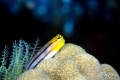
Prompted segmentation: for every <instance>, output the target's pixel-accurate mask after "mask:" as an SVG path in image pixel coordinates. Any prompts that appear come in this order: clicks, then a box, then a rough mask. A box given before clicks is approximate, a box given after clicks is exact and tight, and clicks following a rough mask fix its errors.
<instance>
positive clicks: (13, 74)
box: [0, 39, 39, 80]
mask: <svg viewBox="0 0 120 80" xmlns="http://www.w3.org/2000/svg"><path fill="white" fill-rule="evenodd" d="M38 41H39V39H37V41H36V43H35V45H34V48H33V49H30V48H32V47H31V46H30V44H28V43H27V42H25V41H24V40H19V42H18V43H17V42H16V41H15V42H14V43H13V46H12V47H13V49H12V53H11V54H9V55H11V56H10V58H9V56H8V53H9V51H8V47H7V46H5V49H4V51H3V57H2V58H0V59H1V60H0V61H1V65H0V80H16V79H17V78H18V76H20V74H22V72H23V70H24V68H25V66H26V64H27V63H28V61H29V60H30V59H31V57H32V53H34V52H35V51H36V50H35V49H36V48H37V45H38ZM30 50H32V51H33V52H31V51H30ZM8 58H9V59H8ZM7 59H8V62H7ZM6 64H7V65H6Z"/></svg>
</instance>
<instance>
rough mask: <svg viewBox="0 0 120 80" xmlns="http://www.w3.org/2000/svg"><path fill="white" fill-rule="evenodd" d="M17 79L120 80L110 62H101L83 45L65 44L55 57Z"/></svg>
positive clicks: (42, 62)
mask: <svg viewBox="0 0 120 80" xmlns="http://www.w3.org/2000/svg"><path fill="white" fill-rule="evenodd" d="M17 80H120V77H119V75H118V73H117V72H116V70H115V69H114V68H113V67H111V66H110V65H109V64H100V63H99V61H98V60H97V59H96V58H95V57H94V56H92V55H91V54H88V53H87V52H86V51H85V50H84V49H83V48H82V47H80V46H77V45H75V44H72V43H67V44H65V45H64V46H63V47H62V48H61V49H60V50H59V51H58V53H57V54H56V56H55V57H52V58H49V59H46V60H43V61H41V62H40V63H39V64H38V65H37V66H36V67H35V69H30V70H28V71H26V72H24V73H23V74H21V75H20V76H19V78H18V79H17Z"/></svg>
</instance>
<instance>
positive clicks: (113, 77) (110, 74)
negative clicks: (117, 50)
mask: <svg viewBox="0 0 120 80" xmlns="http://www.w3.org/2000/svg"><path fill="white" fill-rule="evenodd" d="M101 66H102V69H103V71H104V73H105V77H106V80H120V77H119V75H118V73H117V72H116V70H115V69H114V68H112V66H110V65H109V64H101Z"/></svg>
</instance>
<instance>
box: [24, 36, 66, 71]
mask: <svg viewBox="0 0 120 80" xmlns="http://www.w3.org/2000/svg"><path fill="white" fill-rule="evenodd" d="M64 44H65V40H64V38H63V36H61V35H60V34H58V35H56V36H55V37H54V38H53V39H51V40H50V41H49V42H48V43H47V44H45V46H43V47H42V48H41V49H40V50H39V51H38V53H37V54H36V55H35V56H34V57H33V58H32V60H31V61H30V62H29V64H28V65H27V67H26V69H25V71H26V70H29V69H33V68H34V67H36V65H37V64H38V63H39V62H41V61H42V60H45V59H49V58H51V57H52V56H54V55H55V54H56V53H57V52H58V50H59V49H60V48H61V47H62V46H63V45H64Z"/></svg>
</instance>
